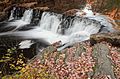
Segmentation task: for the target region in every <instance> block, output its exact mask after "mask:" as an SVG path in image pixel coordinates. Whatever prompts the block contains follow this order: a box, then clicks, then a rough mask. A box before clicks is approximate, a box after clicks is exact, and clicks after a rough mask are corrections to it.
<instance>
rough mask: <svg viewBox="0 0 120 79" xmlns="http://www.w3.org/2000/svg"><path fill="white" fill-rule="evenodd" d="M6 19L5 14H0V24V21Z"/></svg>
mask: <svg viewBox="0 0 120 79" xmlns="http://www.w3.org/2000/svg"><path fill="white" fill-rule="evenodd" d="M6 19H7V15H6V13H5V12H0V22H1V21H4V20H6Z"/></svg>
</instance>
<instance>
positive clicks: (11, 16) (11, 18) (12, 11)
mask: <svg viewBox="0 0 120 79" xmlns="http://www.w3.org/2000/svg"><path fill="white" fill-rule="evenodd" d="M15 10H16V7H13V10H11V14H10V17H9V21H10V20H13V19H14V17H13V15H14V11H15Z"/></svg>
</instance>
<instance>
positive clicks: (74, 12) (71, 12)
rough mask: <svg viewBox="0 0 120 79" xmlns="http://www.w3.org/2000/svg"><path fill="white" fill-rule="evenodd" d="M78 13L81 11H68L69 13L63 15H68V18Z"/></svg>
mask: <svg viewBox="0 0 120 79" xmlns="http://www.w3.org/2000/svg"><path fill="white" fill-rule="evenodd" d="M78 11H79V9H71V10H68V11H66V12H64V13H63V14H65V15H68V16H73V15H75V14H76V12H78Z"/></svg>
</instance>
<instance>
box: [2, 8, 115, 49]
mask: <svg viewBox="0 0 120 79" xmlns="http://www.w3.org/2000/svg"><path fill="white" fill-rule="evenodd" d="M35 12H38V13H35ZM12 14H13V11H11V16H12ZM10 18H11V17H10ZM103 20H104V22H103ZM34 22H35V24H34ZM32 24H34V25H32ZM35 25H36V26H35ZM6 27H8V28H11V27H15V28H14V29H13V30H12V31H8V32H3V33H0V36H11V38H12V37H17V38H18V39H23V40H37V43H38V42H42V43H45V44H46V45H50V44H53V43H55V42H58V41H61V45H63V47H61V48H59V49H58V50H62V49H64V48H65V47H67V46H69V45H73V44H74V43H76V42H81V41H85V40H88V39H89V38H90V35H91V34H95V33H99V32H103V31H105V30H104V29H106V30H107V31H105V32H113V30H114V29H113V28H112V24H111V23H109V21H108V19H107V18H105V16H99V15H96V16H92V15H89V16H84V17H80V16H65V15H62V14H57V13H53V12H40V11H34V10H32V9H28V10H26V11H25V12H24V14H23V16H22V18H21V19H18V20H15V21H12V22H9V23H8V25H7V26H6ZM21 28H22V29H23V30H19V29H21ZM29 28H31V29H29ZM103 28H104V29H103ZM24 29H27V30H24ZM15 39H16V38H15ZM25 44H27V46H25ZM32 44H33V42H32V43H31V41H23V42H22V43H20V45H23V46H20V47H21V48H24V47H27V48H28V47H30V46H29V45H32Z"/></svg>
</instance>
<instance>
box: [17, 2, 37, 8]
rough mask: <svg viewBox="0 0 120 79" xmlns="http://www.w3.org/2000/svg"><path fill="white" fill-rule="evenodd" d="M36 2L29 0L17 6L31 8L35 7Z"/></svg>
mask: <svg viewBox="0 0 120 79" xmlns="http://www.w3.org/2000/svg"><path fill="white" fill-rule="evenodd" d="M36 4H37V2H30V3H22V4H19V6H21V7H24V8H33V7H35V5H36Z"/></svg>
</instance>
